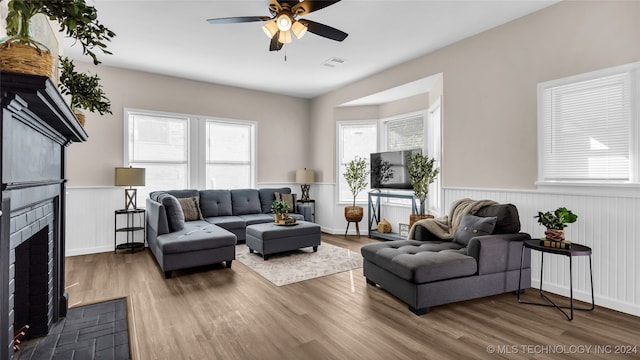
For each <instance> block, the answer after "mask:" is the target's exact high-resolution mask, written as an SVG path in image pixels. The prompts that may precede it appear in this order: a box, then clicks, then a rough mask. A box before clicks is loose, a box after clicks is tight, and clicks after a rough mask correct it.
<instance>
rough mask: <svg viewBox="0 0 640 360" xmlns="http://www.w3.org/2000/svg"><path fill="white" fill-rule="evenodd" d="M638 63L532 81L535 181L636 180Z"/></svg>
mask: <svg viewBox="0 0 640 360" xmlns="http://www.w3.org/2000/svg"><path fill="white" fill-rule="evenodd" d="M639 71H640V63H636V64H631V65H625V66H619V67H615V68H610V69H606V70H601V71H596V72H592V73H588V74H582V75H577V76H572V77H568V78H564V79H559V80H554V81H550V82H546V83H542V84H539V85H538V106H539V113H538V126H539V131H538V138H539V153H540V156H539V158H540V160H539V161H540V163H539V178H540V179H539V180H540V181H541V182H568V183H581V182H582V183H605V184H606V183H612V184H615V183H619V184H622V183H638V158H639V156H638V138H639V136H638V114H637V111H638V103H639V101H638V86H639V84H640V76H639Z"/></svg>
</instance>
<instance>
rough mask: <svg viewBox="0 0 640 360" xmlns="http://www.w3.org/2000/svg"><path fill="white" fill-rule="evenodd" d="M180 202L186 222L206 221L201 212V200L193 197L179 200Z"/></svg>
mask: <svg viewBox="0 0 640 360" xmlns="http://www.w3.org/2000/svg"><path fill="white" fill-rule="evenodd" d="M178 202H179V203H180V207H181V208H182V213H183V214H184V220H185V221H194V220H204V218H203V217H202V213H201V212H200V198H199V197H196V196H193V197H188V198H179V199H178Z"/></svg>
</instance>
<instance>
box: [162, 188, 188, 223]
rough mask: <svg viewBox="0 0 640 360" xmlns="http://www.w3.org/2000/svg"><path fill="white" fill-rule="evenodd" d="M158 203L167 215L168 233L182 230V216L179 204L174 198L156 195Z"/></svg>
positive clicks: (165, 194)
mask: <svg viewBox="0 0 640 360" xmlns="http://www.w3.org/2000/svg"><path fill="white" fill-rule="evenodd" d="M157 198H158V202H159V203H161V204H162V205H163V206H164V211H165V212H166V213H167V223H168V224H169V231H170V232H174V231H180V230H182V229H184V214H183V213H182V208H181V207H180V203H179V202H178V199H176V197H175V196H173V195H170V194H168V193H164V194H160V195H158V197H157Z"/></svg>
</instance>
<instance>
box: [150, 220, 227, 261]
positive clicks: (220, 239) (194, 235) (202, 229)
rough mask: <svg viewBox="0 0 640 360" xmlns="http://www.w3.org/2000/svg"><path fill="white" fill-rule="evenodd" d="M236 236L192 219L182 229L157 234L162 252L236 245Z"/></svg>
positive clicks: (181, 251) (170, 252) (179, 251)
mask: <svg viewBox="0 0 640 360" xmlns="http://www.w3.org/2000/svg"><path fill="white" fill-rule="evenodd" d="M236 243H237V240H236V236H235V235H233V234H232V233H230V232H229V231H227V230H224V229H222V228H221V227H219V226H216V225H212V224H209V223H207V222H205V221H192V222H190V223H188V224H186V225H185V227H184V229H182V230H180V231H176V232H172V233H169V234H164V235H160V236H158V246H159V248H160V250H161V251H162V253H163V254H175V253H184V252H192V251H199V250H208V249H217V248H221V247H227V246H234V245H236Z"/></svg>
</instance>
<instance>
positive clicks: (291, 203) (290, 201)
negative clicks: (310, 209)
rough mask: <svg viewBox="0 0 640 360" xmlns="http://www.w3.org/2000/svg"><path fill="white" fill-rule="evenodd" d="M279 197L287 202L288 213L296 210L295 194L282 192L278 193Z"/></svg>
mask: <svg viewBox="0 0 640 360" xmlns="http://www.w3.org/2000/svg"><path fill="white" fill-rule="evenodd" d="M280 198H281V199H282V200H283V201H284V202H286V203H287V206H288V207H289V212H290V213H294V214H295V213H297V212H298V211H297V210H296V194H283V193H280Z"/></svg>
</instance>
